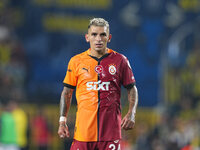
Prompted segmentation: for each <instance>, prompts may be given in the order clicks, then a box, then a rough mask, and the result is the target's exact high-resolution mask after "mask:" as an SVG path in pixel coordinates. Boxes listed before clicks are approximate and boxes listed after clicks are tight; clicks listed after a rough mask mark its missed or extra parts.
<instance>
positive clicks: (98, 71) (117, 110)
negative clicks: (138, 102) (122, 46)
mask: <svg viewBox="0 0 200 150" xmlns="http://www.w3.org/2000/svg"><path fill="white" fill-rule="evenodd" d="M63 83H64V86H66V87H69V88H74V89H75V88H76V100H77V113H76V124H75V130H74V139H76V140H78V141H87V142H88V141H113V140H119V139H121V104H120V96H121V85H123V86H124V87H126V88H132V87H133V86H134V84H135V78H134V75H133V73H132V69H131V66H130V64H129V61H128V59H127V58H126V57H125V56H124V55H122V54H119V53H117V52H115V51H113V50H111V49H108V53H107V54H105V55H104V56H102V57H101V58H99V59H98V58H96V57H93V56H91V55H90V49H88V50H87V51H85V52H83V53H81V54H78V55H75V56H74V57H72V58H71V59H70V61H69V64H68V68H67V73H66V76H65V78H64V81H63Z"/></svg>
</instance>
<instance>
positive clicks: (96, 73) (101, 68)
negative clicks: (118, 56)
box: [77, 58, 122, 80]
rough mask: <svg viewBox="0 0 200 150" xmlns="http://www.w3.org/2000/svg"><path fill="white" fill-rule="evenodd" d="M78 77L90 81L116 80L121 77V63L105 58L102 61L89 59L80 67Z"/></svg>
mask: <svg viewBox="0 0 200 150" xmlns="http://www.w3.org/2000/svg"><path fill="white" fill-rule="evenodd" d="M77 71H78V77H79V78H80V79H88V80H96V79H98V80H114V79H118V78H120V76H121V72H122V71H121V61H119V60H115V59H110V58H104V59H102V60H100V61H97V60H94V59H88V60H85V61H83V62H82V63H81V64H79V66H78V70H77Z"/></svg>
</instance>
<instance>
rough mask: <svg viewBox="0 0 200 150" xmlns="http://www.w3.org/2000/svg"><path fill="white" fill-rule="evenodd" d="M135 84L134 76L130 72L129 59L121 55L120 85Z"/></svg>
mask: <svg viewBox="0 0 200 150" xmlns="http://www.w3.org/2000/svg"><path fill="white" fill-rule="evenodd" d="M134 84H135V78H134V75H133V72H132V68H131V65H130V63H129V60H128V59H127V58H126V57H125V56H123V60H122V85H123V86H124V87H125V88H128V89H130V88H132V87H133V86H134Z"/></svg>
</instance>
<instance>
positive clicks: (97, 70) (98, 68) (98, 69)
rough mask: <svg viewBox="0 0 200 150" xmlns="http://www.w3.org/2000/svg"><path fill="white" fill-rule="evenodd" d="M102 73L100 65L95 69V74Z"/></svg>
mask: <svg viewBox="0 0 200 150" xmlns="http://www.w3.org/2000/svg"><path fill="white" fill-rule="evenodd" d="M102 71H103V66H102V65H97V66H96V67H95V72H96V73H98V74H100V73H102Z"/></svg>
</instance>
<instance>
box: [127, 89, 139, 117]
mask: <svg viewBox="0 0 200 150" xmlns="http://www.w3.org/2000/svg"><path fill="white" fill-rule="evenodd" d="M128 101H129V113H131V119H134V118H135V113H136V109H137V105H138V92H137V88H136V86H134V87H133V88H131V89H129V90H128Z"/></svg>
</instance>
